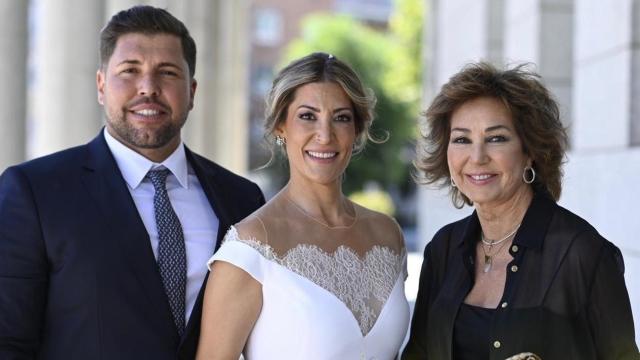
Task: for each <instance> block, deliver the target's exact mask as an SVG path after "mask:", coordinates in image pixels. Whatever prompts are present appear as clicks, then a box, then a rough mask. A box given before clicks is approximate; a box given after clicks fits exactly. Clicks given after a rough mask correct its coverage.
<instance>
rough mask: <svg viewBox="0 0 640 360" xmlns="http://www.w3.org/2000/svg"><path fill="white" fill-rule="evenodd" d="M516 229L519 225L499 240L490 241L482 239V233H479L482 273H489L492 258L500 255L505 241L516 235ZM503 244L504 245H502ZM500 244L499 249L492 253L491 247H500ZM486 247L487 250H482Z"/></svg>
mask: <svg viewBox="0 0 640 360" xmlns="http://www.w3.org/2000/svg"><path fill="white" fill-rule="evenodd" d="M518 228H520V224H518V226H516V228H515V229H513V231H512V232H510V233H508V234H507V235H506V236H505V237H503V238H502V239H500V240H490V239H485V237H484V232H481V235H480V236H481V240H482V246H481V247H482V252H483V253H484V268H483V269H482V272H484V273H488V272H489V271H491V267H492V266H493V257H494V256H495V255H496V254H498V253H500V250H502V248H504V246H505V244H506V241H507V240H508V239H509V238H510V237H512V236H513V234H515V233H516V231H518ZM503 243H504V244H503ZM500 244H502V245H501V246H500V247H498V248H497V250H496V251H495V252H492V250H493V247H494V246H495V245H500ZM485 245H486V246H488V247H489V250H486V249H485V248H484V246H485Z"/></svg>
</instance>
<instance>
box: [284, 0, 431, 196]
mask: <svg viewBox="0 0 640 360" xmlns="http://www.w3.org/2000/svg"><path fill="white" fill-rule="evenodd" d="M422 6H423V5H422V1H420V0H396V1H395V6H394V12H393V14H392V16H391V18H390V20H389V29H388V30H386V31H380V30H376V29H373V28H371V27H369V26H367V25H365V24H363V23H361V22H359V21H357V20H354V19H352V18H350V17H347V16H344V15H338V16H336V15H329V14H314V15H310V16H308V17H307V18H305V19H304V20H303V23H302V24H303V25H302V33H301V37H300V38H297V39H295V40H293V41H292V42H291V43H290V44H289V45H288V46H287V50H286V52H285V56H284V61H283V64H281V65H282V66H283V65H284V64H286V63H289V62H290V61H292V60H294V59H297V58H300V57H302V56H305V55H307V54H309V53H312V52H315V51H322V52H327V53H331V54H333V55H335V56H336V57H338V58H339V59H341V60H343V61H345V62H347V63H348V64H350V65H351V66H352V67H353V68H354V69H355V70H356V72H357V73H358V74H359V75H360V77H361V78H362V80H363V81H364V83H365V85H366V86H367V87H370V88H371V89H372V90H373V91H374V92H375V94H376V97H377V100H378V101H377V106H376V110H375V114H376V117H375V120H374V123H373V126H372V134H373V135H374V137H377V138H388V140H387V141H386V142H384V143H382V144H375V143H369V144H368V145H367V147H366V148H365V150H364V151H363V152H362V153H360V154H358V155H356V156H354V158H353V159H352V161H351V164H350V165H349V168H348V169H347V172H346V175H345V180H344V184H343V188H344V191H345V192H346V193H351V192H354V191H358V190H361V189H363V187H364V185H365V184H366V183H367V182H369V181H375V182H377V183H379V184H380V185H382V186H383V187H384V188H387V189H388V188H390V187H395V188H405V187H406V186H407V185H408V183H409V182H410V176H409V168H410V166H409V165H410V160H411V159H410V158H411V156H410V155H409V154H410V150H409V148H410V145H409V144H410V142H411V141H412V139H413V138H414V129H415V119H416V118H417V116H418V106H419V100H420V92H421V83H420V81H421V62H420V48H421V47H420V46H421V35H422V22H423V12H424V11H423V9H422ZM387 135H388V136H387Z"/></svg>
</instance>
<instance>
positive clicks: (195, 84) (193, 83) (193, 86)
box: [189, 79, 198, 110]
mask: <svg viewBox="0 0 640 360" xmlns="http://www.w3.org/2000/svg"><path fill="white" fill-rule="evenodd" d="M189 88H190V89H189V90H190V92H191V94H190V97H191V99H189V110H192V109H193V99H194V98H195V96H196V89H197V88H198V82H197V81H196V79H191V86H190V87H189Z"/></svg>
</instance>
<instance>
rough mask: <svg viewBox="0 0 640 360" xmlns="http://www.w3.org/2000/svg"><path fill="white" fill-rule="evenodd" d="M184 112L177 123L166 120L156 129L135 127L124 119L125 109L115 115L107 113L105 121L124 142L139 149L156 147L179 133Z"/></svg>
mask: <svg viewBox="0 0 640 360" xmlns="http://www.w3.org/2000/svg"><path fill="white" fill-rule="evenodd" d="M185 121H186V114H185V115H183V119H182V120H181V121H180V122H179V123H173V122H167V123H166V124H164V125H163V126H161V127H159V128H156V129H137V128H135V127H134V126H133V125H132V124H131V123H130V122H129V121H127V119H126V111H124V110H123V111H122V112H121V113H120V114H118V115H116V116H109V114H107V123H108V124H109V126H110V127H111V128H112V129H113V131H115V133H116V134H117V135H118V137H119V138H120V139H121V140H122V141H124V142H125V143H126V144H129V145H132V146H134V147H137V148H141V149H157V148H161V147H163V146H165V145H167V144H168V143H169V142H170V141H171V140H172V139H174V138H175V137H176V136H178V135H179V134H180V130H181V129H182V126H183V125H184V123H185Z"/></svg>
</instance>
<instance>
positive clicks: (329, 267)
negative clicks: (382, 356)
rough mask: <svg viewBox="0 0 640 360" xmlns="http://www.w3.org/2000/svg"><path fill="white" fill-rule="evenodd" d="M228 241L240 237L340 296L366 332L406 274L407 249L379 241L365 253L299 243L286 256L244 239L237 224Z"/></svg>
mask: <svg viewBox="0 0 640 360" xmlns="http://www.w3.org/2000/svg"><path fill="white" fill-rule="evenodd" d="M224 241H225V242H227V241H239V242H242V243H245V244H247V245H249V246H250V247H252V248H253V249H255V250H256V251H258V252H259V253H260V254H261V255H262V256H263V257H264V258H265V259H267V260H269V261H272V262H275V263H277V264H279V265H281V266H283V267H285V268H287V269H288V270H290V271H292V272H294V273H296V274H298V275H300V276H302V277H304V278H306V279H308V280H310V281H312V282H313V283H315V284H316V285H318V286H320V287H322V288H323V289H325V290H326V291H328V292H330V293H331V294H333V295H334V296H335V297H337V298H338V299H340V301H341V302H342V303H344V305H345V306H347V307H348V308H349V310H350V311H351V313H352V314H353V316H354V317H355V318H356V320H357V322H358V324H359V326H360V331H361V332H362V334H363V335H366V334H367V333H368V332H369V331H370V330H371V328H372V327H373V325H374V324H375V322H376V319H377V318H378V316H379V315H380V312H381V310H382V308H383V307H384V304H385V302H386V301H387V299H388V298H389V295H390V293H391V291H392V289H393V287H394V284H395V283H396V281H397V279H398V276H399V275H400V273H401V272H403V275H404V276H405V277H406V252H403V253H401V254H398V253H397V252H395V251H393V250H392V249H390V248H388V247H385V246H379V245H375V246H373V247H372V248H371V249H370V250H368V251H367V252H366V253H365V254H364V256H363V257H360V256H359V255H358V254H357V253H356V252H355V251H353V250H352V249H350V248H349V247H347V246H344V245H342V246H339V247H338V248H337V249H336V250H335V251H334V252H333V253H328V252H326V251H324V250H322V249H321V248H319V247H318V246H316V245H312V244H298V245H297V246H295V247H293V248H292V249H290V250H288V251H287V252H286V253H285V254H283V255H282V256H280V255H278V254H277V253H276V252H275V251H274V249H273V248H271V247H270V246H269V245H267V244H264V243H261V242H259V241H257V240H255V239H241V238H240V237H239V236H238V232H237V230H236V228H235V227H231V229H230V230H229V231H228V233H227V235H226V237H225V240H224Z"/></svg>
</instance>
